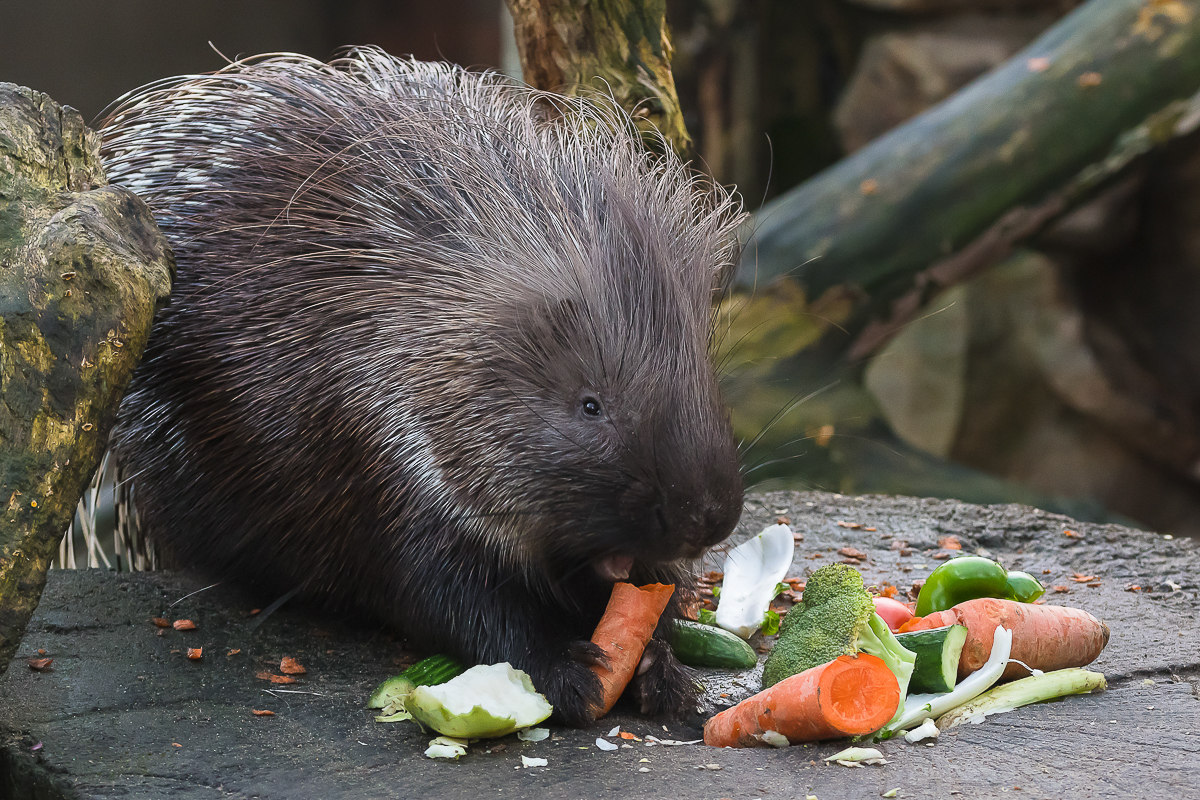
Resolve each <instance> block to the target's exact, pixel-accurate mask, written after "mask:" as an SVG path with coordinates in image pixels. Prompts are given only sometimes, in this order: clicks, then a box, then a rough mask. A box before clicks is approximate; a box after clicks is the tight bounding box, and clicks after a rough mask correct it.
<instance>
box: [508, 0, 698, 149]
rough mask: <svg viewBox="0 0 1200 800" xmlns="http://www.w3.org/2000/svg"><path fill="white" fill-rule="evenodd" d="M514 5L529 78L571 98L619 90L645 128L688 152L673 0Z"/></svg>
mask: <svg viewBox="0 0 1200 800" xmlns="http://www.w3.org/2000/svg"><path fill="white" fill-rule="evenodd" d="M507 2H508V7H509V9H510V10H511V11H512V15H513V21H514V23H515V27H516V35H517V49H518V50H519V51H520V54H521V69H522V70H523V72H524V78H525V82H526V83H528V84H529V85H531V86H534V87H536V88H538V89H544V90H546V91H552V92H560V93H562V94H567V95H580V94H594V93H596V92H602V93H604V94H611V95H612V96H613V97H614V98H615V99H616V101H617V102H618V103H620V105H621V106H622V107H623V108H624V109H625V110H626V111H628V112H629V113H630V114H632V115H633V117H634V118H635V119H636V120H638V123H639V125H642V126H645V127H646V128H654V129H657V130H658V131H660V132H662V134H663V136H665V137H666V138H667V141H669V142H670V143H671V145H672V147H674V148H675V150H676V151H677V152H679V153H681V154H682V153H685V152H686V151H687V149H688V145H689V144H690V139H689V138H688V134H687V128H685V127H684V124H683V115H682V113H681V112H680V110H679V97H678V96H677V95H676V93H675V79H674V77H673V76H672V75H671V55H672V48H671V40H670V37H669V36H668V33H667V18H666V10H667V6H666V0H592V2H589V3H578V2H571V0H507Z"/></svg>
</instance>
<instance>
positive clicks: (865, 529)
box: [863, 528, 879, 532]
mask: <svg viewBox="0 0 1200 800" xmlns="http://www.w3.org/2000/svg"><path fill="white" fill-rule="evenodd" d="M863 530H864V531H872V532H874V531H877V530H879V528H863Z"/></svg>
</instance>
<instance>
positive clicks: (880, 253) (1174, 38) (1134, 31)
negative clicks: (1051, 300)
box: [738, 0, 1200, 356]
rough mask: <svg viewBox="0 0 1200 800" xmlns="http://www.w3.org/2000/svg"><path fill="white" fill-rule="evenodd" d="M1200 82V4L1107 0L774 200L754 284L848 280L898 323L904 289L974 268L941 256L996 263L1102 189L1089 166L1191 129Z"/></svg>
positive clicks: (752, 252) (749, 274)
mask: <svg viewBox="0 0 1200 800" xmlns="http://www.w3.org/2000/svg"><path fill="white" fill-rule="evenodd" d="M1198 89H1200V3H1198V2H1197V0H1169V1H1168V2H1156V3H1149V4H1148V3H1146V2H1144V0H1091V2H1089V3H1087V4H1086V5H1083V6H1081V7H1080V8H1078V9H1076V10H1075V11H1074V12H1073V13H1071V14H1070V15H1068V16H1067V17H1065V18H1064V19H1063V20H1061V21H1060V22H1059V23H1058V24H1057V25H1055V26H1054V27H1052V28H1051V29H1049V30H1048V31H1047V32H1046V33H1045V34H1043V35H1042V36H1041V37H1040V38H1038V39H1037V40H1036V41H1035V42H1034V43H1033V44H1031V45H1030V46H1029V47H1028V48H1026V49H1025V50H1024V51H1022V52H1021V53H1019V54H1018V55H1017V56H1016V57H1014V58H1013V59H1012V60H1011V61H1010V62H1008V63H1007V64H1006V65H1005V66H1003V67H1001V68H1000V69H998V70H997V71H995V72H993V73H991V74H990V75H988V76H985V77H984V78H981V79H980V80H978V81H976V82H975V83H973V84H971V85H970V86H968V87H966V88H965V89H963V90H962V91H960V92H958V93H957V94H955V95H953V96H952V97H950V98H948V99H947V100H946V101H944V102H942V103H941V104H939V105H937V106H935V107H934V108H932V109H930V110H929V111H927V112H925V113H924V114H921V115H920V116H918V117H916V118H914V119H912V120H910V121H909V122H907V123H905V124H904V125H901V126H900V127H898V128H896V129H894V130H893V131H891V132H890V133H888V134H886V135H884V136H882V137H880V138H879V139H877V140H875V141H874V142H872V143H871V144H870V145H868V146H867V147H865V148H863V149H862V150H860V151H858V152H857V153H855V154H854V155H853V156H851V157H849V158H846V159H844V160H842V161H840V162H839V163H837V164H835V165H834V166H832V167H830V168H829V169H827V170H825V171H824V172H822V173H821V174H819V175H817V176H816V177H814V178H813V179H811V180H809V181H808V182H806V183H804V184H802V185H801V186H799V187H797V188H796V189H794V190H792V191H790V192H788V193H786V194H784V195H783V196H781V197H779V198H777V199H776V200H775V201H773V202H772V203H770V204H768V205H767V206H765V207H764V208H763V209H762V210H761V211H760V212H758V214H756V215H755V231H754V235H753V237H752V238H751V240H750V246H749V247H748V248H747V251H746V255H745V257H744V259H743V261H742V264H741V266H740V269H739V272H738V283H739V284H740V285H741V286H743V287H751V286H756V285H757V286H763V285H766V284H769V283H771V282H772V281H775V280H777V279H779V278H782V277H787V278H788V279H790V280H792V281H795V282H796V283H797V284H799V286H800V287H802V289H803V290H804V292H805V294H806V295H807V297H809V298H816V297H819V296H821V295H822V294H823V293H825V292H827V291H830V290H832V289H834V287H845V290H847V291H852V292H854V293H857V294H858V295H860V297H861V301H860V302H861V306H862V308H863V309H868V308H869V310H870V315H859V316H860V317H861V320H860V321H859V322H858V323H857V329H859V330H860V329H861V328H862V327H863V326H865V325H866V324H867V323H868V322H869V320H870V318H871V317H874V318H876V319H882V320H885V321H886V320H887V319H888V318H890V317H892V316H894V314H895V311H894V310H893V309H892V308H891V304H892V301H894V300H895V299H896V298H899V297H906V298H907V296H908V294H909V293H910V292H911V291H912V290H914V288H915V289H916V290H918V291H919V295H920V297H921V298H924V297H928V296H930V295H931V294H932V293H934V292H935V291H937V290H938V289H940V288H943V287H944V286H946V285H949V283H951V282H953V281H954V280H959V279H961V277H962V276H963V275H964V274H966V272H967V271H965V270H963V269H962V268H961V266H959V265H956V264H953V263H950V264H949V265H947V266H944V267H942V268H940V269H938V270H934V271H932V272H929V271H927V270H928V268H929V267H930V265H931V264H938V263H941V264H946V263H947V262H954V261H955V260H959V261H961V260H966V261H970V262H972V263H979V262H981V261H984V262H987V263H995V259H996V257H998V256H1002V255H1003V254H1004V252H1006V247H1010V246H1011V244H1013V243H1016V242H1019V241H1021V240H1023V239H1025V238H1028V237H1029V236H1031V235H1033V234H1034V233H1036V232H1038V231H1040V230H1041V229H1042V228H1043V227H1044V226H1045V225H1046V224H1048V223H1049V222H1050V221H1052V220H1053V219H1056V218H1057V217H1058V216H1060V215H1061V214H1062V213H1064V212H1065V211H1067V210H1069V209H1070V208H1071V207H1073V206H1074V205H1075V204H1077V203H1078V202H1081V201H1082V200H1084V199H1086V198H1087V197H1088V196H1090V191H1092V190H1094V189H1095V188H1097V187H1098V186H1099V185H1102V183H1103V182H1102V181H1096V180H1093V179H1090V178H1088V177H1087V176H1088V175H1089V174H1093V173H1103V174H1104V175H1105V176H1112V175H1115V174H1117V173H1119V170H1114V169H1113V168H1112V167H1111V165H1109V164H1107V163H1106V160H1107V159H1108V158H1109V157H1110V155H1113V154H1116V157H1117V158H1118V159H1119V158H1120V152H1121V151H1122V149H1123V148H1124V143H1125V139H1127V138H1129V137H1128V136H1127V134H1129V135H1133V136H1136V135H1138V134H1137V132H1138V131H1139V129H1141V130H1142V131H1143V133H1146V132H1147V131H1148V134H1147V135H1149V136H1150V138H1151V139H1153V140H1154V141H1155V142H1156V143H1161V142H1162V141H1166V140H1169V139H1171V138H1174V137H1175V136H1178V135H1181V133H1183V132H1186V130H1189V129H1190V127H1192V126H1194V121H1193V120H1191V119H1190V118H1188V117H1187V115H1186V114H1185V115H1183V116H1181V115H1180V113H1181V112H1180V111H1179V109H1180V108H1181V107H1180V106H1178V105H1175V104H1177V103H1179V102H1180V101H1183V100H1185V99H1186V98H1189V97H1191V96H1192V95H1193V94H1194V93H1196V92H1197V90H1198ZM1156 115H1157V116H1156ZM1172 119H1173V120H1174V122H1173V124H1171V125H1167V126H1166V127H1163V123H1164V122H1165V121H1167V120H1172ZM1131 132H1132V133H1131ZM1123 137H1124V139H1123ZM1072 183H1073V184H1074V189H1071V191H1069V192H1067V193H1066V194H1064V193H1063V191H1062V190H1063V189H1064V188H1068V187H1070V186H1071V185H1072ZM1085 184H1086V188H1087V189H1088V191H1080V190H1081V189H1083V188H1085ZM997 242H1002V243H1004V245H1005V246H997ZM980 251H988V252H989V253H990V254H991V255H989V256H987V257H985V258H981V256H980V255H979V253H980ZM842 290H843V289H838V291H842ZM906 302H910V301H907V300H906ZM910 304H911V303H910ZM918 305H919V303H918ZM903 310H904V309H901V311H903ZM851 333H852V334H854V335H852V337H851V338H850V339H848V340H847V341H846V345H845V346H846V348H850V347H851V342H853V341H855V340H857V338H858V337H857V335H856V334H857V330H853V329H852V330H851ZM869 338H870V337H869ZM883 338H886V337H883ZM879 341H882V339H881V338H880V337H874V338H872V341H871V342H870V343H869V344H870V346H869V347H868V346H865V345H864V346H860V347H857V348H856V355H858V356H861V355H863V354H864V353H865V352H869V350H870V349H871V348H873V347H875V346H877V345H878V343H879Z"/></svg>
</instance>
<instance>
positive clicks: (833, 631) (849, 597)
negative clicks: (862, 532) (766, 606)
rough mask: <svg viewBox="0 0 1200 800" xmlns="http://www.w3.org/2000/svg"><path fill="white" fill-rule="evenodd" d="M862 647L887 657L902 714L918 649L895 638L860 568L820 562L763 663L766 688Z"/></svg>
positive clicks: (880, 656) (861, 649)
mask: <svg viewBox="0 0 1200 800" xmlns="http://www.w3.org/2000/svg"><path fill="white" fill-rule="evenodd" d="M859 652H862V653H868V654H870V655H873V656H878V657H879V658H881V659H883V662H884V663H885V664H887V666H888V669H890V670H891V671H892V674H894V675H895V676H896V681H897V682H898V683H899V684H900V708H898V709H897V710H896V713H897V714H900V713H901V712H902V711H903V710H904V695H905V694H906V693H907V692H908V680H909V678H910V677H912V668H913V662H914V661H915V660H916V655H915V654H914V653H913V652H912V651H911V650H908V649H906V648H905V647H903V646H902V645H901V644H900V643H899V642H898V641H896V637H895V636H894V635H893V634H892V632H891V631H890V630H889V629H888V626H887V623H885V622H884V621H883V620H882V619H881V618H880V617H879V615H878V614H876V613H875V604H874V603H873V602H872V601H871V595H869V594H867V589H866V587H865V586H863V579H862V575H860V574H859V572H858V570H856V569H854V568H853V567H851V566H848V565H846V564H830V565H829V566H825V567H821V568H820V569H818V570H817V571H816V572H814V573H813V574H812V575H810V576H809V578H808V581H807V582H806V583H805V586H804V597H803V598H802V600H801V603H800V605H797V606H794V607H793V608H792V610H791V611H789V612H788V614H787V616H786V617H784V618H783V625H782V626H780V629H779V641H778V642H776V644H775V649H773V650H772V651H771V654H770V655H768V656H767V661H766V663H765V664H764V665H763V677H762V682H763V688H766V687H768V686H772V685H774V684H776V683H778V682H779V681H781V680H783V679H784V678H789V677H791V676H792V675H796V674H798V673H800V672H803V671H804V670H806V669H811V668H812V667H817V666H820V665H821V664H827V663H829V662H830V661H833V660H834V659H835V658H837V657H838V656H843V655H854V654H855V653H859Z"/></svg>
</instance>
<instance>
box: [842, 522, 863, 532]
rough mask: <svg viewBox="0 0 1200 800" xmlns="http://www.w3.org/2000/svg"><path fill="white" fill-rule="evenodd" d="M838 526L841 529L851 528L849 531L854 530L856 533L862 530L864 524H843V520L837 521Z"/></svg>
mask: <svg viewBox="0 0 1200 800" xmlns="http://www.w3.org/2000/svg"><path fill="white" fill-rule="evenodd" d="M837 526H838V527H839V528H849V529H850V530H852V531H856V530H858V529H859V528H861V527H862V523H859V522H843V521H842V520H840V519H839V520H838V521H837Z"/></svg>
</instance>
